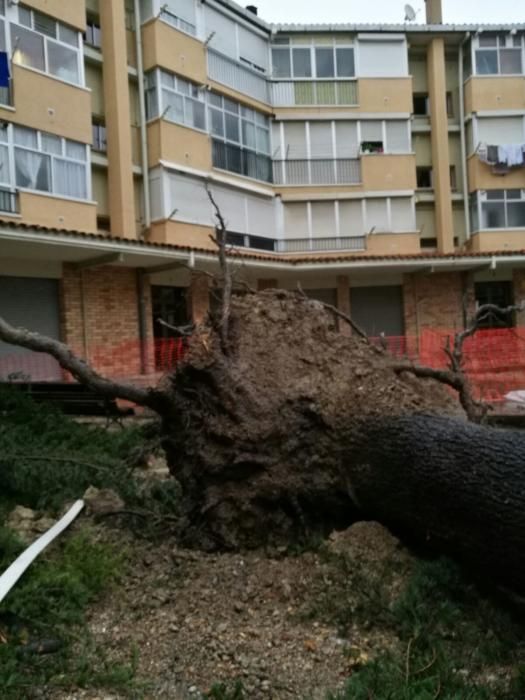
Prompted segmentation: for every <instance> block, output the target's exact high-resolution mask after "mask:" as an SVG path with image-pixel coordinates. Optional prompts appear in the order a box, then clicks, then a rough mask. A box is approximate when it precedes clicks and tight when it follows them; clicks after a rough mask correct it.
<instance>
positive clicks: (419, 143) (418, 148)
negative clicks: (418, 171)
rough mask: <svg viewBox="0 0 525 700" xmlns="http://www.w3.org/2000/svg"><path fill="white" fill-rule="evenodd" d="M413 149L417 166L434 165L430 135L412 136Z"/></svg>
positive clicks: (419, 134) (418, 134) (417, 134)
mask: <svg viewBox="0 0 525 700" xmlns="http://www.w3.org/2000/svg"><path fill="white" fill-rule="evenodd" d="M412 148H413V149H414V151H415V154H416V165H421V166H424V165H426V166H431V165H432V144H431V141H430V134H423V133H416V134H412Z"/></svg>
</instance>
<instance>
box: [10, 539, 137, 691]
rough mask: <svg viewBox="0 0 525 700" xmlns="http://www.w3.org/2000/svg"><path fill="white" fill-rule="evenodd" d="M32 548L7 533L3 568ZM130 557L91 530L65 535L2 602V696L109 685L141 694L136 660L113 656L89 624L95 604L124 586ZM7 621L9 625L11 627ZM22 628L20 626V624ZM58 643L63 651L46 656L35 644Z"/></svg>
mask: <svg viewBox="0 0 525 700" xmlns="http://www.w3.org/2000/svg"><path fill="white" fill-rule="evenodd" d="M23 549H24V546H23V545H22V544H21V543H20V542H19V541H18V540H17V538H16V536H15V535H14V534H13V533H11V532H10V531H9V530H7V529H6V528H0V571H2V570H4V569H5V568H7V566H8V565H9V564H10V563H11V562H12V561H13V560H14V558H16V556H17V555H18V554H19V553H20V552H21V551H22V550H23ZM125 563H126V555H125V553H122V552H118V553H117V551H116V550H115V548H114V547H112V546H109V545H107V544H103V543H101V542H98V541H96V540H95V539H94V537H93V535H90V534H89V533H85V532H84V533H81V534H76V535H73V536H71V535H69V536H68V535H67V534H66V535H64V536H63V539H62V540H60V542H59V543H58V544H54V545H52V547H51V550H50V552H49V553H48V554H45V555H43V556H42V557H41V558H40V559H39V560H37V561H36V562H35V563H33V564H32V566H31V567H30V569H29V570H28V571H27V572H26V573H25V574H24V576H23V577H22V578H21V579H20V580H19V582H18V583H17V584H16V586H15V587H14V588H13V589H12V590H11V592H10V593H9V594H8V595H7V597H6V598H5V599H4V601H3V603H2V604H1V605H0V626H1V627H3V628H4V630H5V632H6V636H7V643H4V644H0V688H2V698H5V699H6V700H11V699H13V700H19V699H21V698H25V697H29V695H30V690H34V689H36V688H38V689H44V688H45V689H46V692H48V693H50V695H49V696H50V697H52V696H53V691H54V690H55V691H56V690H57V689H59V688H78V687H90V688H94V687H103V688H104V689H106V690H111V689H117V690H119V692H121V693H126V694H128V695H132V694H133V693H135V690H136V684H135V679H134V675H135V662H136V659H135V658H134V656H133V654H131V655H130V661H129V663H128V664H124V665H123V664H115V663H112V662H111V661H109V660H108V659H107V658H105V656H104V654H103V651H102V650H101V649H100V648H99V647H98V646H97V645H96V644H95V643H94V641H93V639H92V638H91V636H90V634H89V632H88V630H87V629H86V627H85V613H86V610H87V608H88V606H89V605H90V604H91V603H92V602H93V601H95V600H96V599H97V598H98V597H99V596H100V595H101V594H103V593H104V592H105V591H107V590H108V589H109V588H110V587H111V586H113V585H115V583H116V582H117V581H118V579H119V577H120V575H121V574H122V570H123V568H124V567H125ZM6 621H7V622H8V624H5V623H6ZM13 623H14V624H13ZM42 640H53V641H54V642H57V643H58V644H59V650H58V651H57V652H56V653H53V654H47V655H38V654H34V653H31V652H30V651H28V649H29V648H30V647H28V645H31V644H34V643H39V642H41V641H42Z"/></svg>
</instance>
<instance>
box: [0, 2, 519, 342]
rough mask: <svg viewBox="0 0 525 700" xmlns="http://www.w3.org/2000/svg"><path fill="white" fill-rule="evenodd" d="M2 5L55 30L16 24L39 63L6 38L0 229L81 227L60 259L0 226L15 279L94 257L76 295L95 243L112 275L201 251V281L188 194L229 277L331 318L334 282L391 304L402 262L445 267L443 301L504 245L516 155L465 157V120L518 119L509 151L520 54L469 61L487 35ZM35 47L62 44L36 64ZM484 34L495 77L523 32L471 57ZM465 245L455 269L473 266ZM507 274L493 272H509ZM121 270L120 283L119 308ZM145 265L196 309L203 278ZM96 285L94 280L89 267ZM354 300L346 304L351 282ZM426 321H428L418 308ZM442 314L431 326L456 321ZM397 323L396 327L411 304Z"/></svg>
mask: <svg viewBox="0 0 525 700" xmlns="http://www.w3.org/2000/svg"><path fill="white" fill-rule="evenodd" d="M24 5H25V6H27V7H29V8H32V9H33V10H34V11H35V12H36V13H43V14H45V15H46V16H47V18H48V20H49V21H50V22H51V20H53V21H55V22H56V23H57V24H56V25H55V29H54V30H53V29H51V28H50V29H49V32H50V34H49V36H47V35H45V34H42V33H40V34H39V29H38V27H39V26H40V24H39V22H38V21H37V20H38V14H37V15H34V16H32V19H31V20H30V21H31V22H33V24H32V25H31V26H32V31H33V32H34V34H35V36H36V35H38V37H37V38H36V39H34V41H35V42H41V44H42V46H43V47H44V48H43V49H42V56H40V55H39V54H38V52H36V53H35V54H34V55H33V54H31V55H30V56H29V58H27V56H25V55H24V52H19V53H16V52H13V48H14V47H13V46H11V45H9V42H10V38H9V36H10V34H9V32H8V33H6V40H7V48H8V51H9V53H10V55H11V54H12V55H13V61H12V85H11V90H10V91H9V95H4V94H3V93H2V92H0V119H1V120H2V122H3V124H4V125H5V129H3V130H2V131H0V149H2V153H5V154H6V155H4V156H3V158H4V159H5V163H6V165H5V170H3V171H0V172H2V174H3V175H5V174H6V171H7V170H9V173H8V175H9V177H6V178H5V182H4V183H3V184H0V191H2V190H3V194H2V193H1V192H0V208H2V207H3V208H4V209H5V211H0V222H1V225H0V229H1V226H2V225H4V224H5V225H6V226H10V227H12V228H13V230H15V229H16V226H17V225H18V224H21V225H22V226H21V227H20V229H19V230H20V231H22V232H24V235H26V236H29V237H31V236H33V238H34V237H36V235H37V234H36V232H37V231H38V227H45V228H46V229H50V230H51V232H50V233H49V235H50V236H54V235H55V233H54V231H55V230H59V231H63V230H65V231H69V232H73V233H76V234H82V233H89V234H94V235H93V237H92V238H86V239H82V241H83V246H84V248H82V251H81V252H79V250H77V249H76V248H75V249H74V250H73V244H71V247H70V248H68V249H67V251H66V252H64V250H63V247H62V246H58V247H57V248H53V249H51V247H47V248H46V246H45V245H44V244H43V243H38V246H39V247H38V246H37V247H35V249H34V251H33V248H31V247H27V246H25V247H24V246H23V245H22V243H20V246H19V247H18V248H17V247H16V246H17V245H18V244H17V243H16V241H15V242H12V241H9V248H8V246H7V243H5V242H4V240H3V239H1V238H0V253H1V254H0V259H1V258H2V255H3V256H4V258H5V259H7V258H8V257H9V259H11V258H12V259H13V260H14V261H15V263H16V264H15V263H14V264H13V267H12V269H13V270H16V271H17V274H18V273H19V271H20V270H22V273H20V276H23V270H24V269H25V268H24V266H26V267H27V270H29V271H30V273H31V274H34V270H35V265H36V263H35V260H40V259H42V260H44V261H45V263H46V265H52V266H53V270H54V272H53V274H54V275H55V276H57V275H58V276H60V274H61V272H60V270H62V264H63V263H66V264H69V263H73V264H74V263H75V262H78V261H79V260H80V259H82V260H84V262H86V261H87V265H88V267H89V264H91V263H92V264H93V265H94V266H95V270H93V271H92V274H90V281H91V282H92V285H91V287H90V294H91V293H93V290H94V289H95V287H96V284H95V283H94V282H93V280H96V266H97V265H98V264H99V263H98V262H97V260H98V259H99V258H100V259H102V260H105V259H106V258H107V256H108V255H109V256H110V257H111V256H116V263H115V264H116V265H117V266H120V268H119V267H117V268H115V269H121V268H123V267H125V268H127V267H134V268H137V269H139V270H140V269H142V268H147V267H148V265H151V267H152V268H156V267H157V266H158V267H160V268H161V269H162V268H163V266H166V265H167V266H168V267H169V266H170V264H171V262H173V260H175V259H176V260H177V261H178V262H181V260H182V261H183V264H184V265H190V263H191V264H193V262H194V261H193V260H192V255H196V256H197V257H198V255H202V256H203V257H202V259H201V260H200V263H199V264H200V265H203V266H204V267H205V269H206V270H207V271H210V272H212V271H213V270H214V269H216V260H215V258H214V255H213V254H214V253H215V251H216V246H215V244H214V243H213V241H212V240H211V236H212V235H213V233H214V214H213V208H212V206H211V203H210V201H209V200H208V197H207V194H206V187H209V188H210V189H211V190H212V191H213V193H214V195H215V197H216V200H217V202H218V203H219V205H220V208H221V211H222V212H223V214H224V218H225V220H226V222H227V227H228V236H229V238H228V242H229V243H230V244H231V245H232V246H233V247H234V249H235V251H236V254H237V255H239V256H242V260H243V265H242V271H243V275H246V280H247V282H249V283H250V284H251V285H252V286H254V287H257V286H259V287H260V288H263V287H268V286H276V285H277V284H279V285H283V286H285V287H287V288H290V289H292V288H295V287H296V285H297V282H298V281H300V282H301V284H302V285H303V287H304V288H305V289H308V290H310V291H312V292H317V293H319V294H321V295H322V294H325V295H332V296H330V298H333V299H335V300H336V301H337V304H338V305H339V307H340V308H341V310H343V311H344V312H345V313H348V312H349V311H350V310H351V308H350V307H351V305H352V302H351V297H352V294H351V291H352V289H353V288H354V287H359V288H360V289H367V288H370V289H371V290H373V289H375V288H376V287H384V286H390V287H392V288H393V289H394V288H395V289H397V290H398V291H399V289H401V288H403V290H404V294H402V295H400V297H401V296H402V297H403V299H404V303H405V304H406V306H407V308H408V306H409V301H410V299H411V298H412V296H411V294H408V293H407V291H406V290H407V289H408V288H410V290H412V291H414V289H416V288H418V289H419V287H421V288H422V289H424V291H425V295H424V296H425V299H426V300H427V301H428V298H430V297H431V294H432V284H433V279H438V278H437V277H434V278H432V276H431V275H429V276H428V277H425V280H424V282H421V283H420V282H419V277H418V275H417V274H416V273H415V272H414V269H413V268H414V267H417V266H418V265H420V264H421V267H422V269H423V270H424V269H427V270H428V269H429V268H431V267H432V266H433V262H432V261H433V260H438V261H439V262H440V263H443V261H450V265H451V267H454V270H456V268H457V267H458V266H460V267H461V270H460V272H457V273H456V272H453V273H452V272H451V271H450V270H448V271H444V273H443V276H442V277H440V278H439V285H441V286H442V292H443V294H442V296H443V298H445V297H446V298H448V302H447V304H449V302H450V309H452V306H453V301H454V303H455V300H456V299H457V298H458V295H459V291H458V290H459V289H460V288H462V284H463V282H464V279H463V273H464V272H465V270H464V266H463V263H462V260H463V259H464V257H465V256H466V257H468V256H469V255H471V254H476V255H477V256H482V257H483V256H485V257H486V258H487V259H490V256H491V255H492V254H497V255H500V254H503V253H506V252H508V253H513V254H517V253H519V252H520V251H523V250H525V167H520V165H519V164H517V165H516V166H513V167H510V168H509V169H508V170H507V171H505V169H503V171H502V169H501V168H500V169H498V168H496V169H494V167H493V166H492V165H488V164H487V163H484V162H482V158H481V157H480V154H481V153H482V151H480V148H479V146H480V145H483V144H481V143H480V142H481V140H482V139H480V136H479V134H480V133H482V134H491V135H492V134H494V133H495V129H496V128H495V127H494V126H493V127H492V131H491V130H490V129H485V131H483V129H480V120H482V119H489V118H490V116H491V115H493V116H494V119H495V120H497V119H499V118H507V119H509V118H512V119H513V120H514V121H513V129H514V131H513V132H512V133H513V136H512V139H513V140H515V141H516V144H514V145H519V144H518V141H519V140H520V135H519V123H522V125H523V134H522V140H523V143H524V144H525V65H522V66H521V72H516V73H514V74H512V75H505V74H503V71H502V72H497V70H499V69H500V68H501V58H498V59H497V60H495V59H494V56H496V53H494V54H493V55H492V54H491V56H489V57H487V56H485V55H484V54H481V55H480V60H479V61H478V60H477V59H478V53H477V52H478V51H481V50H482V48H480V47H481V44H480V41H481V40H482V39H481V38H480V37H483V35H485V36H489V38H490V36H491V30H490V28H489V27H487V28H483V27H482V28H481V31H478V29H479V27H471V28H470V29H469V30H468V31H469V32H470V36H468V37H467V31H466V30H463V29H462V30H461V31H460V30H458V29H456V28H455V27H448V26H445V27H442V28H439V27H425V28H424V30H421V28H419V29H418V27H417V26H416V25H410V24H406V25H399V26H391V27H389V26H387V25H380V26H378V27H370V26H354V25H348V26H346V27H345V26H340V27H338V26H334V27H333V28H332V31H328V30H326V31H325V30H323V31H320V30H319V28H318V27H317V28H314V27H312V28H311V29H308V28H306V29H304V28H303V29H301V30H300V31H299V30H295V29H294V27H293V26H282V27H271V26H270V25H268V24H267V23H266V22H264V21H263V20H262V19H260V18H259V17H256V16H255V15H254V14H253V13H250V12H249V11H248V10H246V9H245V8H243V7H241V6H239V7H238V8H236V9H235V11H232V6H231V3H230V2H223V0H217V1H216V2H213V3H211V2H210V3H208V2H205V3H202V2H200V1H198V0H195V1H194V2H193V1H192V0H187V2H186V1H185V2H184V3H175V2H174V1H173V0H168V2H163V1H162V0H148V1H145V0H144V1H143V0H140V1H139V3H138V5H139V7H140V8H141V13H140V16H139V17H136V16H135V15H134V3H133V2H128V1H126V0H111V1H109V0H107V1H106V0H68V2H63V1H60V2H59V0H27V1H26V2H25V3H24ZM182 7H184V8H185V9H184V11H182V10H181V8H182ZM6 8H7V9H6V18H5V21H6V23H7V24H8V23H11V24H13V25H17V24H18V23H19V15H18V12H19V10H18V9H17V6H16V5H15V4H14V3H7V4H6ZM179 10H180V11H179ZM426 10H427V21H428V23H429V24H432V25H436V24H441V23H442V20H443V17H442V6H441V2H440V0H428V1H427V3H426ZM35 17H36V20H35ZM24 21H25V22H26V25H25V26H26V27H27V21H28V20H27V18H26V19H25V20H24ZM51 24H53V22H51ZM137 28H138V31H139V35H137ZM53 31H55V34H52V33H53ZM84 31H86V35H85V40H84V41H83V40H82V38H81V32H84ZM15 35H16V34H15ZM503 35H505V36H504V39H502V38H501V36H503ZM50 37H54V38H53V39H52V40H53V41H54V42H55V43H56V44H57V45H60V50H61V52H62V53H60V54H59V58H57V59H56V60H55V62H54V63H53V61H50V59H49V57H50V56H52V55H53V48H51V50H50V47H49V46H47V45H46V44H45V42H46V41H48V40H49V39H50ZM61 37H66V40H65V41H63V40H62V39H61ZM77 40H78V45H76V44H75V42H76V41H77ZM68 42H69V43H68ZM498 42H504V43H503V44H502V46H503V45H504V46H505V49H504V50H505V51H506V53H505V54H504V58H505V57H506V59H505V60H511V58H512V60H514V62H515V63H514V64H513V65H514V67H515V70H516V71H517V67H516V66H518V64H517V63H516V61H517V60H518V59H517V57H516V56H517V54H516V51H517V48H518V43H519V42H521V43H520V44H519V45H520V46H521V50H522V59H520V60H522V61H523V63H525V29H523V28H521V25H517V28H514V30H513V29H512V28H511V27H510V26H509V27H508V28H506V29H505V28H502V31H501V32H500V38H497V39H496V46H495V47H494V48H491V49H490V50H493V51H494V52H498V51H499V48H498V46H499V45H498ZM489 43H490V42H489ZM35 45H36V44H35ZM295 51H297V52H298V53H294V52H295ZM512 51H514V54H511V53H509V52H512ZM29 53H30V52H29ZM462 54H463V58H464V59H465V60H463V61H461V56H462ZM498 55H499V54H498ZM509 57H510V58H509ZM481 59H483V60H485V61H486V63H483V60H481ZM491 61H492V62H491ZM494 61H495V62H494ZM518 67H519V66H518ZM463 71H465V72H464V74H463ZM495 71H496V72H495ZM462 75H463V81H462V80H461V77H462ZM462 83H463V84H462ZM462 96H463V104H462V103H461V99H462ZM519 119H521V120H522V122H519ZM516 120H518V122H516ZM516 123H518V126H517V127H516ZM19 127H25V129H20V128H19ZM504 131H505V133H510V132H507V131H506V130H504ZM516 134H517V135H516ZM54 137H58V138H54ZM487 138H488V137H487ZM498 138H499V141H498V143H499V144H500V145H501V144H508V141H506V140H505V138H506V137H505V136H504V135H499V134H498ZM485 140H486V139H485ZM485 145H498V144H497V143H496V141H494V143H492V142H490V139H489V143H488V144H485ZM511 145H512V144H511ZM2 162H3V163H4V160H3V161H2ZM28 163H29V166H28ZM3 167H4V166H3ZM518 191H523V193H524V194H523V195H520V197H521V198H518V195H517V194H516V193H517V192H518ZM487 193H488V194H487ZM497 193H499V195H498V196H500V199H495V197H496V194H497ZM509 193H510V194H509ZM494 202H497V203H494ZM25 227H29V233H27V231H26V228H25ZM17 230H18V229H17ZM0 235H1V230H0ZM20 238H21V241H22V234H20ZM33 238H31V245H35V246H36V244H35V243H34V240H33ZM115 240H116V241H117V242H115ZM117 243H118V244H119V245H120V244H122V245H130V246H131V245H137V246H138V248H137V250H134V254H133V255H135V257H133V255H131V254H129V255H128V254H127V253H123V254H122V255H121V254H120V253H118V254H117V253H115V250H116V248H115V247H114V246H117ZM2 245H5V249H6V251H7V250H8V253H9V255H7V253H5V254H4V251H3V250H2V249H1V246H2ZM118 250H119V251H120V250H121V249H120V248H119V249H118ZM161 255H162V256H165V259H164V258H163V259H162V261H160V262H159V260H156V259H155V260H153V257H154V256H159V257H160V256H161ZM60 256H62V257H60ZM119 256H120V257H119ZM148 256H152V257H151V258H150V257H148ZM427 257H428V261H427V263H426V267H425V266H423V262H422V261H423V260H427ZM485 257H483V261H482V262H480V263H476V259H475V260H474V263H472V265H473V266H474V267H475V263H476V264H478V265H479V266H481V267H483V265H486V263H485V262H484V261H485ZM154 263H155V264H154ZM177 264H178V263H177ZM199 264H196V267H198V266H199ZM443 264H444V263H443ZM468 264H469V265H470V264H471V263H470V262H469V263H468ZM521 264H522V261H520V262H519V263H516V264H514V263H512V262H508V261H507V262H505V265H507V266H508V270H506V273H508V274H507V277H508V278H509V280H510V279H511V278H513V275H514V274H516V275H518V273H519V265H521ZM301 265H304V266H308V267H307V269H306V268H305V269H303V268H301ZM367 265H368V266H369V267H367ZM466 265H467V264H466V263H465V266H466ZM392 268H395V269H392ZM42 269H44V268H42ZM46 269H47V268H46ZM109 269H110V270H111V269H113V268H109ZM57 270H58V272H57ZM298 270H299V271H298ZM516 270H518V272H516ZM28 274H29V272H28ZM134 274H135V273H133V274H132V273H131V272H130V270H127V271H126V274H124V273H123V274H122V279H124V278H125V282H126V293H125V298H126V299H127V303H128V304H129V303H131V302H130V299H132V298H133V293H132V292H133V285H135V283H136V280H135V279H134ZM159 275H160V276H159ZM159 275H153V277H152V279H153V280H154V284H153V285H152V289H153V292H152V291H151V289H149V288H148V289H149V291H147V294H150V292H151V293H152V294H153V293H154V291H155V289H154V288H155V287H169V288H172V289H174V290H175V289H179V288H187V289H188V305H189V308H190V310H191V312H192V314H193V317H194V318H196V319H201V318H203V315H204V313H205V311H206V309H207V307H208V302H209V295H208V292H209V290H208V283H207V280H206V278H202V276H198V275H196V274H193V276H191V275H189V273H188V274H186V275H185V276H184V277H180V276H177V275H171V276H170V275H169V274H166V275H164V273H159ZM448 275H450V280H452V281H453V284H452V286H453V288H454V290H455V291H454V294H451V295H450V298H449V297H447V293H446V287H447V285H446V281H447V280H449V277H448ZM454 275H456V276H454ZM518 276H519V275H518ZM77 277H78V275H77ZM77 277H75V279H77ZM102 277H103V278H104V280H105V282H104V284H106V283H107V280H108V278H109V277H111V273H110V272H108V268H106V269H105V271H104V275H102ZM118 277H119V276H118V275H117V278H118ZM452 278H453V279H452ZM243 279H244V277H243ZM480 279H481V278H480ZM507 281H508V280H507ZM483 283H487V284H488V281H487V280H485V279H483ZM418 285H419V287H418ZM520 289H521V287H520ZM174 293H175V292H174ZM418 293H419V292H418ZM75 294H76V292H75ZM108 294H109V292H108ZM393 294H394V296H395V294H397V292H393ZM373 296H374V295H373V292H370V298H373ZM416 296H417V295H416ZM354 297H355V298H356V299H357V300H358V301H357V302H356V303H357V304H359V303H363V302H362V300H363V299H365V300H366V292H360V293H359V294H355V295H354ZM75 298H76V297H75ZM90 298H91V297H90ZM396 298H397V297H396ZM418 298H419V297H418ZM359 299H361V302H360V301H359ZM427 301H425V304H426V303H427ZM64 303H66V302H64ZM75 303H76V302H75ZM148 303H149V302H148ZM411 303H412V302H410V304H411ZM428 304H429V306H430V307H431V306H432V300H431V299H430V301H428ZM416 306H417V305H416ZM414 308H415V307H414ZM447 308H448V306H447ZM128 311H129V314H130V315H131V316H133V318H135V316H134V314H135V310H133V313H132V312H131V311H130V310H128ZM150 311H151V309H150ZM405 311H406V309H405ZM434 311H435V309H430V310H429V311H428V318H429V319H435V318H439V317H440V315H439V313H437V312H436V313H434ZM414 313H416V311H414ZM425 313H426V312H425ZM454 313H455V312H454ZM454 313H453V312H452V311H450V313H448V312H447V314H446V315H445V316H446V317H447V318H449V319H452V318H454V323H456V320H457V319H456V317H455V316H454ZM404 318H405V320H406V319H409V321H407V325H410V324H412V323H413V321H414V319H413V314H412V312H410V313H409V312H407V313H405V314H404ZM150 320H151V319H150ZM94 323H95V320H94V317H93V316H91V317H90V321H89V324H88V325H89V327H90V328H91V325H90V324H94ZM429 323H430V321H429ZM132 325H133V324H132ZM424 325H425V323H424V324H423V326H424ZM148 327H149V326H148ZM157 330H158V329H157ZM391 334H393V335H396V334H397V335H401V334H402V329H397V330H396V332H395V333H394V331H392V330H391Z"/></svg>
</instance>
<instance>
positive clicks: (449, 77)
mask: <svg viewBox="0 0 525 700" xmlns="http://www.w3.org/2000/svg"><path fill="white" fill-rule="evenodd" d="M458 66H459V64H458V58H457V56H454V55H449V54H448V53H447V55H446V63H445V69H446V87H447V92H450V93H452V113H453V116H452V118H450V117H449V121H450V122H451V123H459V67H458Z"/></svg>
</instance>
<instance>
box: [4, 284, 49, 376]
mask: <svg viewBox="0 0 525 700" xmlns="http://www.w3.org/2000/svg"><path fill="white" fill-rule="evenodd" d="M0 315H2V316H3V317H4V318H5V319H6V321H8V322H9V323H11V324H12V325H14V326H24V327H25V328H28V329H29V330H32V331H37V332H38V333H43V334H44V335H48V336H50V337H51V338H59V337H60V316H59V303H58V280H53V279H34V278H29V277H0ZM16 373H22V374H23V375H26V376H28V377H29V378H30V379H31V380H33V381H56V380H60V379H62V372H61V370H60V367H59V365H58V363H57V362H56V361H55V360H54V359H53V358H52V357H50V356H49V355H45V354H42V353H35V352H30V351H29V350H25V349H23V348H17V347H15V346H14V345H8V344H6V343H1V342H0V377H1V378H2V379H7V377H8V376H9V375H11V374H16Z"/></svg>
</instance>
